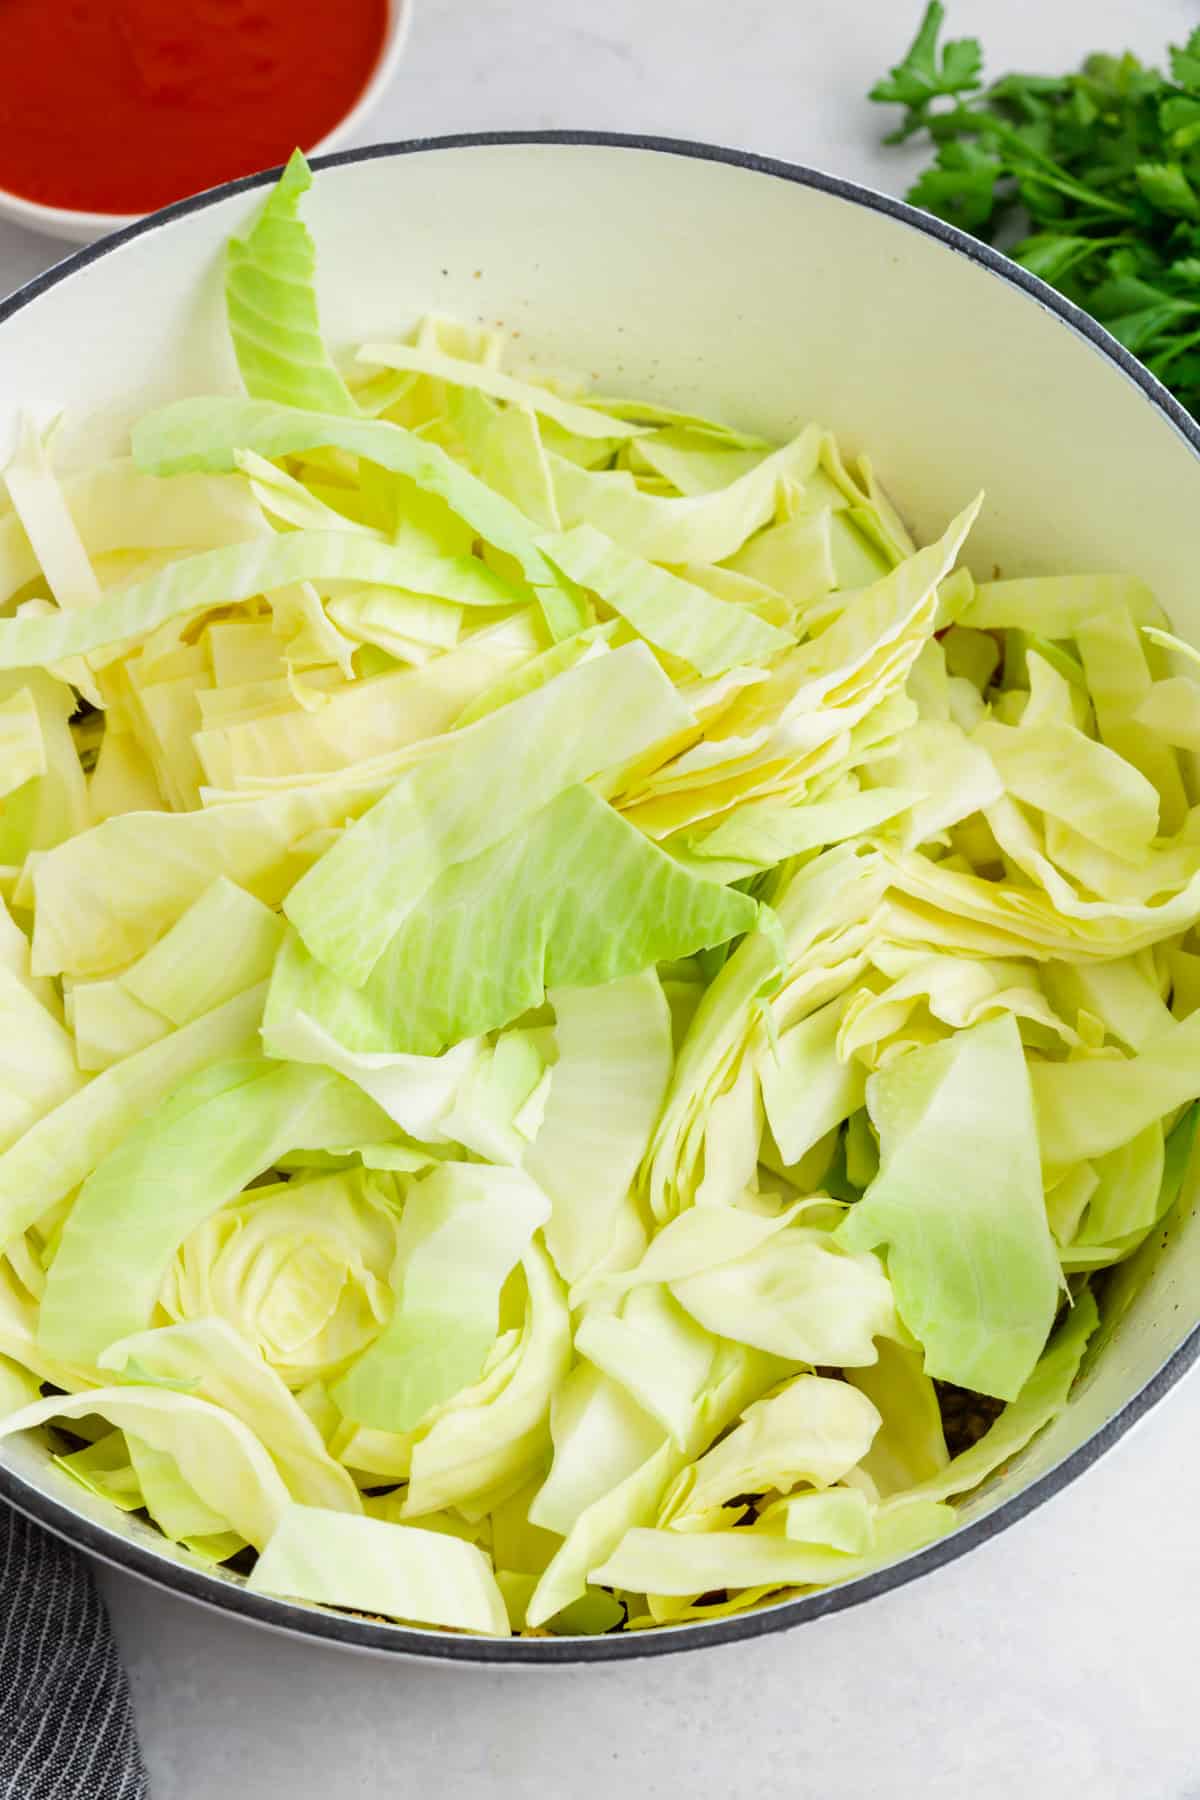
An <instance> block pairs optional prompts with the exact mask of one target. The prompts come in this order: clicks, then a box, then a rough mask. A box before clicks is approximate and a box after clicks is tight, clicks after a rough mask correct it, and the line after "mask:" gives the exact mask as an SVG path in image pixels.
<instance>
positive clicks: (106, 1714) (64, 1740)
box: [0, 1504, 149, 1800]
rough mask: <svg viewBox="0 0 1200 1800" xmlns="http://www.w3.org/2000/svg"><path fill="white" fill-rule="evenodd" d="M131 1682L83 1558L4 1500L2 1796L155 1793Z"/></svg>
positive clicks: (0, 1799)
mask: <svg viewBox="0 0 1200 1800" xmlns="http://www.w3.org/2000/svg"><path fill="white" fill-rule="evenodd" d="M148 1794H149V1788H148V1787H147V1784H146V1771H145V1768H144V1766H143V1764H142V1753H141V1750H140V1749H139V1747H138V1741H137V1731H136V1728H135V1726H134V1721H133V1706H132V1703H131V1701H130V1698H129V1684H128V1682H127V1681H126V1679H125V1671H124V1669H123V1668H122V1667H121V1661H120V1658H119V1657H118V1655H117V1647H116V1644H115V1643H114V1641H113V1635H112V1632H111V1630H110V1628H109V1623H108V1615H107V1614H106V1612H105V1610H104V1605H103V1602H102V1601H101V1599H100V1596H99V1594H98V1593H97V1592H96V1588H95V1585H94V1583H93V1581H92V1576H91V1571H90V1569H89V1568H88V1566H87V1564H86V1563H85V1562H84V1561H83V1559H82V1557H80V1556H77V1555H76V1553H75V1552H74V1551H73V1550H71V1549H69V1548H68V1546H67V1545H66V1544H63V1543H60V1542H59V1541H58V1539H57V1538H54V1537H50V1536H48V1535H47V1533H46V1532H44V1531H43V1530H42V1529H41V1528H40V1526H37V1525H33V1524H31V1523H30V1522H29V1520H28V1519H24V1518H22V1517H21V1515H20V1514H19V1513H15V1512H10V1511H9V1509H8V1508H7V1507H6V1506H4V1505H3V1504H0V1800H147V1795H148Z"/></svg>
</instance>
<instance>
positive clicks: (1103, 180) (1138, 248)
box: [871, 0, 1200, 414]
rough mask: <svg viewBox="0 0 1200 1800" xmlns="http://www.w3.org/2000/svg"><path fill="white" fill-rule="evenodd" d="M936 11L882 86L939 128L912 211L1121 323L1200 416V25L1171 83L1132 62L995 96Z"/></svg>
mask: <svg viewBox="0 0 1200 1800" xmlns="http://www.w3.org/2000/svg"><path fill="white" fill-rule="evenodd" d="M944 23H945V8H944V7H943V6H942V5H941V4H940V0H933V3H932V4H931V5H930V6H929V7H928V8H927V9H926V12H925V15H924V17H923V19H922V20H921V24H920V27H919V29H918V31H917V35H916V37H915V38H914V39H913V42H912V45H911V46H910V48H909V50H908V52H907V54H906V55H905V56H904V57H903V58H902V59H901V61H900V62H898V63H897V64H896V66H895V68H893V69H892V70H891V72H890V74H889V76H888V77H887V79H886V80H883V81H880V82H878V83H877V84H876V86H875V87H873V88H872V89H871V98H872V99H873V100H878V101H882V102H886V103H887V104H889V105H896V106H901V107H903V108H904V113H903V116H902V118H901V122H900V125H899V127H898V128H897V129H896V130H895V131H894V132H892V133H891V135H890V136H889V137H888V138H887V139H886V142H888V143H898V142H901V141H902V140H904V139H905V138H908V137H911V136H913V134H914V133H916V132H920V131H924V132H926V133H927V135H928V139H929V141H930V143H931V145H932V146H933V148H934V152H935V154H934V160H933V163H932V165H931V166H930V167H929V168H928V169H926V170H925V172H924V173H923V174H922V175H921V176H920V177H919V179H918V180H917V182H916V184H915V185H914V186H913V187H912V188H911V189H910V190H909V196H908V197H909V199H910V200H912V201H913V202H914V203H915V204H916V205H917V206H922V207H924V208H925V209H926V210H927V211H928V212H932V213H936V214H937V215H938V217H939V218H943V219H948V220H949V221H950V222H951V223H952V224H955V225H958V226H961V227H962V228H963V229H964V230H966V231H971V232H974V233H975V234H976V235H977V236H979V237H982V238H985V239H987V240H988V241H989V242H991V243H995V244H999V245H1000V246H1001V247H1002V248H1003V249H1005V250H1007V251H1008V253H1009V254H1010V255H1011V256H1014V257H1015V258H1016V259H1017V261H1018V262H1020V263H1022V264H1023V265H1024V266H1025V267H1026V268H1027V269H1030V270H1031V271H1032V272H1033V273H1034V274H1036V275H1040V276H1041V278H1042V279H1043V280H1044V281H1048V282H1050V283H1051V285H1052V286H1054V287H1056V288H1058V289H1059V290H1060V292H1062V293H1064V294H1066V295H1067V296H1068V298H1070V299H1071V300H1074V301H1075V302H1076V303H1077V304H1078V305H1079V306H1082V307H1083V308H1084V309H1085V310H1086V311H1088V312H1090V313H1091V314H1092V315H1093V316H1094V317H1095V318H1097V319H1099V321H1100V322H1101V324H1103V325H1105V326H1107V327H1108V329H1109V330H1110V331H1111V332H1113V334H1114V335H1115V336H1116V337H1117V338H1118V339H1119V340H1120V341H1121V343H1123V344H1124V345H1125V346H1126V348H1127V349H1129V350H1131V351H1132V352H1133V353H1134V354H1135V355H1137V356H1140V357H1141V358H1142V359H1143V360H1144V361H1145V362H1146V363H1147V365H1148V366H1149V367H1150V369H1151V370H1152V371H1153V372H1154V373H1155V374H1156V375H1158V377H1159V378H1160V380H1163V381H1165V382H1166V383H1167V384H1168V386H1170V387H1171V388H1172V389H1173V390H1174V392H1175V393H1176V395H1177V396H1178V398H1179V399H1180V400H1181V401H1182V402H1183V404H1184V405H1185V406H1188V407H1190V408H1191V410H1192V411H1193V412H1195V413H1197V414H1200V29H1197V30H1196V31H1194V32H1193V33H1192V35H1191V37H1190V38H1189V39H1188V41H1187V43H1186V44H1184V45H1182V46H1174V47H1172V48H1170V49H1169V52H1168V66H1169V71H1170V73H1169V75H1167V76H1164V75H1163V74H1162V73H1161V72H1160V71H1159V70H1157V69H1153V68H1147V67H1146V66H1145V65H1144V64H1143V63H1141V62H1140V61H1139V60H1138V59H1137V57H1135V56H1132V55H1130V54H1128V53H1126V54H1124V55H1108V54H1103V53H1097V54H1095V55H1092V56H1089V57H1088V58H1087V60H1086V61H1085V62H1084V64H1083V66H1082V67H1081V68H1079V69H1077V70H1073V71H1068V72H1067V73H1065V74H1061V75H1024V74H1020V73H1013V74H1009V75H1005V76H1003V77H1002V78H1001V79H1000V80H999V81H995V82H992V83H991V84H990V86H988V87H986V88H985V87H984V86H983V56H982V52H981V50H980V47H979V44H978V42H977V41H976V40H975V39H974V38H961V39H958V40H955V41H951V42H947V43H945V44H942V43H941V42H940V39H941V33H942V27H943V25H944Z"/></svg>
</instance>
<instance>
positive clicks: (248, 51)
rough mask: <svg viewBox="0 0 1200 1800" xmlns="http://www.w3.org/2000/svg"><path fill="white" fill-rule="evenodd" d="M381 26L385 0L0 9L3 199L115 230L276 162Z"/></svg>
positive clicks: (369, 54)
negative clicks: (123, 218)
mask: <svg viewBox="0 0 1200 1800" xmlns="http://www.w3.org/2000/svg"><path fill="white" fill-rule="evenodd" d="M388 27H389V7H388V0H335V4H333V5H330V4H329V0H55V3H53V4H52V3H51V0H0V47H2V52H3V62H4V78H3V81H2V82H0V188H4V189H7V190H8V192H9V193H11V194H14V195H18V196H20V197H21V198H23V199H25V200H30V201H34V202H36V203H38V204H40V205H43V206H50V207H63V208H72V209H76V210H79V211H81V212H89V213H111V214H113V215H122V214H130V213H143V212H149V211H152V210H153V209H154V208H156V207H159V206H165V205H166V204H168V203H169V202H170V201H172V200H178V199H181V198H182V197H183V196H184V195H186V194H192V193H196V192H198V191H199V190H200V189H203V188H208V187H212V186H214V185H216V184H217V183H218V182H222V181H228V180H230V179H231V178H232V177H234V176H237V175H245V174H250V173H251V172H253V171H255V170H258V169H264V168H269V167H271V166H272V165H274V164H276V163H280V162H284V161H285V160H286V159H287V157H288V155H289V154H290V153H291V151H292V150H293V149H294V148H296V146H297V145H299V146H300V148H302V149H310V148H312V147H313V146H314V145H316V144H318V143H320V142H321V140H322V139H323V138H325V137H326V136H328V134H329V133H330V132H331V131H333V130H334V128H335V127H336V126H337V125H339V124H340V123H341V121H342V120H343V119H344V118H345V117H346V115H347V114H348V113H349V112H350V111H351V109H352V108H353V107H354V106H355V104H356V103H357V101H358V99H359V98H360V96H361V95H362V93H363V90H364V89H365V88H366V86H367V84H368V82H369V81H370V79H371V76H372V74H373V72H374V70H375V68H376V65H377V63H378V61H379V58H380V53H381V51H382V50H383V47H384V44H385V42H386V40H387V36H388Z"/></svg>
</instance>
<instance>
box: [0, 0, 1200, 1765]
mask: <svg viewBox="0 0 1200 1800" xmlns="http://www.w3.org/2000/svg"><path fill="white" fill-rule="evenodd" d="M415 6H416V16H415V19H414V23H413V30H412V35H411V38H410V41H409V48H408V53H407V56H406V59H405V61H404V63H403V65H402V68H401V70H400V73H399V75H398V77H397V79H396V82H395V84H394V87H393V88H392V90H391V92H390V94H389V95H388V96H387V99H386V100H385V102H384V104H383V105H382V106H381V108H380V110H379V112H378V113H377V114H376V115H375V118H374V120H373V121H372V125H371V129H370V136H372V137H375V138H383V139H386V138H405V137H417V136H423V135H425V134H429V133H436V132H453V131H467V130H482V129H501V128H506V127H507V128H521V127H525V128H537V127H555V126H558V127H587V128H592V129H604V130H621V131H646V132H657V133H664V134H674V135H677V136H684V137H694V138H706V139H709V140H712V141H715V142H718V143H724V144H729V145H736V146H740V147H743V148H749V149H754V150H759V151H762V152H766V153H768V154H774V155H778V156H783V157H788V158H792V159H794V160H797V161H801V162H808V163H815V164H817V165H819V166H822V167H825V168H828V169H832V170H834V171H836V172H837V173H840V174H844V175H849V176H852V177H855V178H857V179H859V180H862V181H866V182H869V183H871V184H872V185H875V186H878V187H884V188H890V189H893V190H895V191H900V190H901V189H902V188H903V186H904V183H905V179H906V175H907V172H908V167H909V165H908V164H907V163H906V160H905V158H904V157H903V156H899V155H897V154H896V153H895V152H888V153H881V152H880V150H879V149H878V148H877V137H878V132H879V127H880V119H879V117H877V116H876V113H877V109H875V108H873V107H870V106H868V105H867V104H866V102H865V101H864V100H863V97H862V96H863V93H864V91H865V89H866V88H867V87H868V86H869V85H870V83H871V81H872V80H874V79H875V78H876V77H877V76H878V75H879V74H880V73H881V72H882V70H883V69H884V67H885V66H886V65H887V64H888V63H889V62H891V61H894V60H895V56H896V55H898V54H899V51H900V49H901V47H902V43H903V41H904V40H905V39H906V37H907V35H908V34H909V33H910V31H911V30H912V28H913V25H914V23H915V19H916V15H917V12H918V10H919V3H918V0H911V3H910V0H906V3H905V4H899V3H898V0H858V3H857V4H856V5H854V6H853V7H851V6H849V5H847V4H846V0H737V3H736V4H729V3H725V4H718V3H717V0H607V4H606V5H605V6H603V7H597V6H594V5H586V6H585V5H584V4H583V0H473V4H470V5H467V4H464V0H415ZM949 6H950V12H951V25H952V28H953V32H954V34H955V35H961V34H963V33H967V32H977V33H979V34H980V35H981V36H982V37H983V39H984V43H985V49H986V50H987V52H988V55H989V59H990V66H991V67H992V68H993V69H994V70H996V71H997V72H999V71H1000V70H1002V69H1004V68H1009V67H1013V66H1016V65H1024V66H1027V67H1033V68H1044V69H1047V70H1049V69H1055V68H1061V67H1064V66H1066V65H1067V64H1068V63H1069V62H1071V61H1073V60H1076V59H1078V58H1079V57H1080V56H1081V55H1083V54H1084V53H1085V52H1086V51H1087V50H1089V49H1091V48H1093V47H1095V46H1097V45H1105V46H1107V47H1111V48H1123V47H1125V46H1126V45H1128V46H1129V47H1131V48H1133V49H1136V50H1138V51H1139V52H1141V53H1142V54H1144V55H1147V56H1149V57H1153V58H1160V57H1161V55H1162V50H1163V46H1164V44H1165V43H1166V42H1167V41H1169V40H1172V39H1173V40H1174V41H1176V42H1178V41H1179V40H1181V39H1182V38H1183V37H1184V36H1185V35H1186V34H1187V32H1188V31H1189V29H1190V28H1191V27H1192V25H1194V23H1195V21H1196V9H1195V6H1194V5H1193V4H1192V0H1146V3H1145V4H1144V5H1142V6H1139V7H1138V8H1136V9H1134V8H1131V7H1128V6H1126V5H1123V4H1117V3H1116V0H1003V3H1001V0H949ZM57 253H58V247H56V246H55V245H53V244H51V243H49V242H48V241H46V240H43V239H38V238H35V237H31V236H29V235H28V234H26V233H24V232H22V231H20V230H18V229H16V228H15V227H12V226H9V225H0V290H7V289H9V288H11V287H15V286H16V285H17V284H18V283H20V282H21V281H24V280H26V279H28V277H29V276H31V275H33V274H34V273H36V272H37V271H38V270H39V269H41V268H44V267H46V266H47V265H48V264H49V263H50V262H52V261H53V260H55V257H56V254H57ZM1197 1491H1200V1380H1198V1379H1197V1378H1196V1377H1195V1376H1193V1377H1192V1379H1191V1380H1190V1381H1187V1382H1185V1383H1184V1385H1183V1387H1182V1389H1177V1390H1176V1391H1175V1392H1174V1393H1173V1394H1172V1395H1171V1396H1170V1398H1169V1399H1168V1400H1167V1401H1165V1402H1164V1403H1163V1405H1162V1406H1161V1407H1160V1408H1159V1409H1158V1411H1157V1412H1156V1413H1155V1414H1154V1415H1153V1416H1152V1417H1151V1418H1150V1419H1149V1420H1147V1421H1146V1422H1145V1423H1144V1424H1143V1425H1142V1426H1141V1427H1140V1428H1139V1429H1138V1430H1137V1431H1135V1432H1134V1433H1133V1435H1132V1437H1131V1438H1127V1439H1126V1440H1124V1442H1123V1443H1121V1444H1120V1445H1119V1446H1118V1447H1117V1449H1116V1450H1114V1451H1113V1452H1112V1453H1111V1454H1110V1455H1109V1456H1108V1457H1107V1458H1106V1459H1105V1460H1104V1461H1103V1462H1102V1463H1101V1464H1100V1465H1099V1466H1097V1467H1096V1468H1094V1469H1093V1470H1092V1471H1090V1472H1089V1474H1088V1475H1087V1476H1086V1477H1085V1479H1084V1480H1083V1481H1081V1482H1079V1483H1078V1484H1076V1486H1074V1487H1072V1488H1070V1489H1069V1490H1068V1491H1067V1492H1066V1493H1065V1494H1063V1495H1061V1496H1060V1497H1059V1498H1058V1499H1056V1500H1054V1501H1052V1502H1050V1503H1049V1504H1048V1505H1047V1506H1046V1507H1045V1508H1043V1509H1042V1510H1041V1511H1040V1512H1038V1513H1036V1514H1035V1515H1034V1516H1033V1517H1032V1518H1031V1519H1029V1520H1027V1521H1025V1522H1024V1523H1023V1524H1021V1525H1018V1526H1016V1527H1014V1528H1013V1529H1012V1530H1010V1531H1009V1532H1007V1533H1006V1534H1004V1535H1003V1536H1002V1537H1001V1538H1000V1539H999V1540H997V1541H995V1542H993V1543H991V1544H988V1545H985V1546H983V1547H982V1548H980V1549H977V1550H976V1551H974V1552H973V1553H972V1554H971V1555H970V1556H969V1557H967V1558H966V1559H964V1560H962V1561H959V1562H957V1563H955V1564H953V1565H951V1567H949V1568H947V1569H944V1570H942V1571H941V1572H940V1573H938V1574H935V1575H932V1576H929V1577H927V1578H926V1579H925V1580H924V1581H922V1582H920V1583H918V1584H916V1585H914V1586H909V1587H907V1588H903V1589H901V1590H900V1591H899V1592H898V1593H893V1594H890V1595H888V1596H886V1597H885V1598H883V1599H881V1600H878V1601H875V1602H873V1603H872V1604H871V1605H870V1606H868V1607H865V1608H858V1609H856V1610H854V1611H851V1612H848V1613H843V1614H841V1615H839V1616H837V1617H836V1618H833V1619H829V1620H826V1621H823V1622H821V1623H819V1624H817V1625H812V1626H808V1627H806V1628H805V1629H803V1630H802V1631H799V1632H795V1633H792V1634H790V1635H786V1636H781V1637H775V1638H768V1639H766V1640H763V1641H760V1642H759V1643H756V1644H752V1645H749V1646H747V1647H744V1648H743V1647H741V1646H733V1647H731V1648H729V1649H726V1650H716V1651H707V1652H704V1653H702V1654H698V1655H688V1656H685V1657H675V1658H670V1659H666V1660H663V1661H657V1662H647V1663H639V1664H631V1665H628V1666H626V1667H620V1666H613V1667H608V1668H598V1669H588V1668H583V1669H575V1670H564V1671H561V1672H542V1671H538V1670H532V1669H523V1670H517V1671H514V1672H509V1673H499V1672H495V1673H492V1672H484V1671H475V1670H462V1669H458V1670H455V1669H440V1668H426V1667H423V1666H413V1665H405V1664H403V1663H399V1662H397V1663H391V1662H384V1661H381V1660H375V1659H370V1658H367V1657H354V1656H348V1655H337V1654H334V1653H332V1652H329V1651H323V1650H317V1649H310V1648H307V1647H305V1646H303V1645H300V1644H296V1643H293V1642H291V1641H290V1640H287V1639H284V1638H279V1637H276V1636H274V1635H273V1634H270V1633H267V1632H263V1631H257V1630H254V1629H252V1628H250V1627H248V1626H241V1625H238V1624H236V1623H234V1622H231V1621H229V1620H226V1619H224V1618H220V1617H218V1616H216V1615H212V1614H209V1613H207V1612H205V1611H203V1610H202V1609H200V1608H199V1607H196V1606H192V1605H189V1604H186V1603H184V1602H183V1601H180V1600H175V1599H172V1598H169V1597H167V1596H164V1595H160V1594H158V1593H157V1592H155V1591H153V1590H151V1589H150V1588H148V1587H145V1586H142V1585H140V1584H138V1583H135V1582H133V1581H131V1580H130V1579H128V1578H127V1577H124V1576H119V1575H116V1574H113V1573H106V1574H105V1575H104V1586H105V1590H106V1593H107V1596H108V1600H109V1604H110V1607H111V1610H112V1614H113V1618H114V1621H115V1624H116V1628H117V1631H118V1634H119V1636H120V1639H121V1642H122V1645H123V1647H124V1650H125V1654H126V1657H127V1659H128V1662H129V1666H130V1669H131V1672H132V1676H133V1682H134V1690H135V1697H136V1701H137V1707H138V1713H139V1719H140V1724H141V1730H142V1737H143V1742H144V1744H145V1749H146V1755H147V1759H148V1762H149V1765H150V1770H151V1775H152V1779H153V1784H154V1793H155V1797H156V1800H278V1796H281V1795H287V1796H289V1797H290V1800H317V1797H318V1796H320V1797H321V1800H327V1797H334V1800H352V1797H354V1796H358V1795H363V1796H367V1795H371V1796H376V1795H380V1794H384V1793H391V1792H402V1791H409V1792H412V1793H416V1794H424V1793H428V1792H430V1791H433V1792H435V1793H436V1794H438V1795H439V1796H444V1797H445V1800H483V1797H484V1796H489V1797H490V1796H504V1800H526V1797H527V1796H528V1797H530V1800H533V1797H535V1796H538V1797H540V1796H542V1795H546V1794H549V1793H552V1792H555V1791H562V1790H565V1791H566V1792H568V1793H570V1794H571V1795H572V1796H573V1797H574V1800H600V1797H601V1796H603V1797H604V1800H608V1797H609V1796H611V1795H613V1794H625V1793H635V1794H637V1795H638V1796H641V1797H644V1800H657V1797H658V1796H664V1797H665V1796H675V1795H677V1794H678V1795H687V1796H688V1797H689V1800H742V1797H743V1796H746V1797H749V1796H754V1797H755V1800H760V1797H766V1796H769V1795H772V1794H779V1795H785V1796H788V1800H791V1797H792V1796H796V1800H800V1797H801V1796H806V1795H809V1794H812V1795H820V1796H821V1797H822V1800H874V1797H875V1796H876V1795H883V1794H887V1795H892V1796H898V1797H900V1800H909V1797H910V1796H911V1797H914V1800H915V1797H916V1796H918V1795H919V1796H920V1797H921V1800H963V1796H966V1795H970V1796H971V1800H1001V1797H1003V1800H1010V1796H1011V1795H1012V1794H1013V1793H1014V1792H1019V1793H1021V1794H1022V1795H1023V1796H1026V1797H1027V1800H1043V1797H1044V1800H1050V1796H1058V1795H1059V1794H1060V1793H1071V1792H1083V1793H1086V1794H1087V1796H1088V1800H1200V1732H1198V1731H1197V1727H1196V1722H1195V1721H1196V1699H1195V1682H1194V1675H1193V1670H1194V1665H1195V1625H1194V1614H1195V1605H1196V1601H1197V1598H1198V1597H1200V1579H1198V1577H1197V1571H1198V1568H1200V1556H1198V1553H1197V1550H1196V1527H1195V1495H1196V1493H1197Z"/></svg>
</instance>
